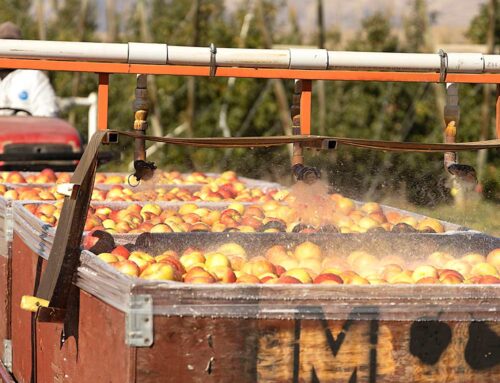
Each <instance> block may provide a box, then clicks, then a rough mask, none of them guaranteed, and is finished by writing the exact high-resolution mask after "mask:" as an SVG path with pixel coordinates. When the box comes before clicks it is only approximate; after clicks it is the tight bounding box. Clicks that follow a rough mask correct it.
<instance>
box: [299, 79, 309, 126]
mask: <svg viewBox="0 0 500 383" xmlns="http://www.w3.org/2000/svg"><path fill="white" fill-rule="evenodd" d="M311 108H312V81H311V80H302V93H301V95H300V134H311Z"/></svg>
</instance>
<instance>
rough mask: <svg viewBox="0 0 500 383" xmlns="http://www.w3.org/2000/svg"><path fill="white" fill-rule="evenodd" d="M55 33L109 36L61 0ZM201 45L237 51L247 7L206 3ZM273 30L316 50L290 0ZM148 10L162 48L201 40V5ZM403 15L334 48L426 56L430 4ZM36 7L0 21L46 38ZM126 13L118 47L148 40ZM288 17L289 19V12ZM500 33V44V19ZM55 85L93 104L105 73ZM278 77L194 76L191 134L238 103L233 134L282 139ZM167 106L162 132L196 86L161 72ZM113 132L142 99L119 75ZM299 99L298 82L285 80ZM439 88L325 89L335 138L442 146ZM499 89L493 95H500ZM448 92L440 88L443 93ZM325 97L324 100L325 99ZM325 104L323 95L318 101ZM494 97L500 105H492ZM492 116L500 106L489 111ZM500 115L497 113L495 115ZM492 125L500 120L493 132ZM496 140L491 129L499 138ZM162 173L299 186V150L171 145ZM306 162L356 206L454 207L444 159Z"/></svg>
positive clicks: (346, 153)
mask: <svg viewBox="0 0 500 383" xmlns="http://www.w3.org/2000/svg"><path fill="white" fill-rule="evenodd" d="M57 3H58V4H62V5H59V8H57V9H56V10H54V12H55V13H56V15H55V16H54V15H52V18H49V21H48V22H47V25H46V30H47V38H48V39H54V40H70V41H71V40H75V41H76V40H84V41H101V40H103V36H102V31H99V30H98V26H97V23H96V21H95V20H96V16H97V12H98V10H97V7H96V3H95V1H89V2H88V3H89V6H88V7H87V9H86V10H85V12H83V13H82V8H81V2H80V1H73V0H66V1H64V2H57ZM199 3H200V10H199V25H198V28H199V45H200V46H208V45H209V44H210V43H214V44H215V45H216V46H223V47H236V46H238V44H239V43H240V42H239V37H238V36H239V34H240V29H241V25H242V23H243V18H244V16H245V13H246V11H247V7H248V4H247V3H245V2H243V3H241V5H239V6H237V7H236V8H235V9H233V7H232V8H231V11H230V10H228V9H226V8H225V2H224V1H223V0H199ZM262 3H263V7H264V12H263V14H264V16H265V22H266V25H267V26H268V29H269V31H268V32H269V34H270V35H271V36H272V39H273V43H274V44H311V45H314V44H316V42H315V41H316V36H314V35H313V36H311V37H309V38H308V37H306V35H305V34H304V33H302V31H301V30H300V28H299V26H298V23H297V19H296V18H297V15H294V14H288V18H287V19H286V20H283V12H282V8H283V7H284V6H285V5H286V2H285V1H280V0H267V1H263V2H262ZM143 4H145V9H146V11H147V17H148V23H147V28H149V32H150V34H151V40H152V42H161V43H163V42H167V43H168V44H171V45H192V36H193V33H194V29H193V28H194V27H193V23H192V22H191V20H192V17H193V4H194V0H193V1H174V0H150V1H145V2H143ZM412 4H413V6H412V8H411V9H410V10H409V13H408V15H407V17H406V19H405V23H404V30H403V33H397V32H396V31H395V30H394V29H393V27H392V25H391V23H390V19H389V16H387V15H385V14H382V13H375V14H372V15H369V16H367V17H366V18H365V19H364V20H363V22H362V25H361V27H360V30H359V32H358V33H357V34H356V35H355V36H354V37H353V38H352V39H351V40H349V41H347V42H344V43H343V45H340V43H339V41H341V37H342V31H339V30H338V29H335V28H332V29H331V30H328V31H326V46H327V48H329V49H343V50H358V51H361V50H362V51H383V52H425V51H429V43H428V41H427V40H428V36H429V34H428V24H429V21H428V15H427V12H426V10H425V4H426V3H425V1H423V0H416V1H414V2H412ZM31 5H32V4H31V2H30V1H27V0H17V1H14V0H0V9H2V12H1V13H0V22H1V21H4V20H13V21H15V22H17V23H18V24H19V25H20V26H21V27H22V28H23V31H24V34H25V37H26V38H35V39H36V38H38V35H37V28H36V20H35V19H34V16H33V13H34V12H31V11H30V12H27V10H29V9H30V6H31ZM485 10H486V6H483V7H482V8H481V10H480V12H479V14H478V15H477V16H476V17H475V18H474V19H473V21H472V23H471V26H470V29H469V31H468V33H467V36H468V37H469V38H470V40H471V41H473V42H477V43H484V41H485V35H486V32H485V31H486V25H487V19H488V18H487V13H486V11H485ZM116 12H118V15H117V19H118V20H119V21H120V23H119V25H120V27H119V31H118V32H119V33H118V34H117V37H116V41H117V42H127V41H144V35H143V29H144V25H143V24H141V20H140V18H139V17H138V16H137V12H135V10H134V9H132V12H125V10H121V11H118V10H117V11H116ZM285 14H286V12H285ZM257 22H258V20H255V17H254V20H253V21H252V22H251V24H250V29H249V33H248V36H247V38H246V41H245V43H244V46H245V47H249V48H261V47H263V46H265V40H264V37H263V36H262V33H261V30H260V29H259V28H258V27H257V26H256V23H257ZM498 25H499V27H498V28H497V31H496V36H497V37H500V22H499V23H498ZM50 77H51V80H52V82H53V84H54V87H55V89H56V92H57V94H58V95H59V96H70V95H81V96H86V95H88V94H89V93H90V92H91V91H95V90H96V89H97V76H96V75H95V74H74V73H63V72H59V73H56V72H51V73H50ZM272 81H273V80H253V79H237V80H236V82H235V86H234V88H233V89H232V91H231V92H229V91H228V89H229V88H228V80H227V79H223V78H216V79H210V78H198V79H196V94H195V98H196V109H195V115H194V121H193V132H194V134H195V135H196V136H199V137H211V136H220V135H221V134H222V132H221V130H220V129H219V127H218V124H219V113H220V110H221V107H222V103H224V102H227V103H228V116H227V122H228V125H229V127H230V130H231V133H232V135H244V136H262V135H277V134H283V133H284V130H283V126H282V124H281V121H280V118H279V107H278V103H277V102H276V97H275V94H274V92H273V86H272V83H271V82H272ZM156 84H157V89H158V92H157V94H156V99H157V102H156V104H155V105H153V107H154V108H156V109H157V110H159V113H160V116H161V124H162V131H163V134H167V133H169V132H172V131H173V130H174V129H175V128H176V127H177V126H179V125H180V124H182V123H183V122H184V121H185V120H186V108H187V92H188V91H187V80H186V78H184V77H174V76H170V77H169V76H158V77H157V78H156ZM110 85H111V88H110V108H109V121H110V127H112V128H114V129H123V130H128V129H131V127H132V124H133V112H132V102H133V96H134V87H135V77H134V76H130V75H112V76H111V80H110ZM284 85H285V87H286V90H287V92H288V98H289V99H288V101H289V103H291V95H292V91H293V82H292V81H285V83H284ZM439 86H441V87H442V85H434V84H413V83H376V82H370V83H363V82H343V81H337V82H326V83H325V93H326V100H327V101H326V131H325V132H324V133H325V134H328V135H332V136H350V137H367V138H375V139H386V140H403V141H427V142H439V141H441V140H442V128H443V121H442V110H440V109H439V108H438V106H437V104H438V103H437V99H436V97H437V95H438V91H439V89H437V88H436V87H439ZM481 87H482V85H461V86H460V96H461V98H460V102H461V121H460V128H459V132H458V140H459V141H466V140H476V139H478V135H479V124H480V106H481V103H482V99H483V92H482V88H481ZM492 91H494V90H492ZM441 92H442V89H441ZM315 95H317V93H315ZM315 97H316V96H315ZM492 100H494V97H492ZM314 102H315V103H314V109H313V131H315V132H317V121H318V118H319V117H318V113H319V111H318V107H317V105H318V104H317V99H316V98H315V99H314ZM490 107H491V108H494V105H490ZM492 110H494V109H492ZM63 117H65V118H68V119H69V120H70V121H71V122H72V123H74V124H75V126H76V127H77V128H78V129H79V130H80V131H81V132H82V135H83V136H84V137H85V136H86V127H87V111H86V109H85V108H80V109H76V110H73V111H71V112H69V113H68V114H66V115H64V116H63ZM493 125H494V121H493V119H492V121H491V127H493ZM492 135H493V128H492V129H491V132H490V137H491V136H492ZM131 148H132V146H131V145H130V143H129V142H127V141H126V140H125V141H124V142H123V143H122V145H120V146H119V147H115V148H112V149H113V150H116V151H118V152H120V155H121V160H120V161H119V162H115V163H113V164H110V165H107V169H106V170H126V169H127V167H128V163H129V162H130V161H131V159H132V150H131ZM151 159H152V160H154V161H155V162H156V163H157V164H158V165H159V166H160V167H162V168H164V169H170V168H176V169H181V170H188V169H192V168H196V169H199V170H204V171H208V170H211V171H220V170H223V169H227V168H231V169H235V170H237V171H238V172H239V173H241V174H244V175H247V176H250V177H257V178H264V179H271V180H278V181H280V182H285V183H286V182H289V181H290V180H291V177H290V172H289V154H288V151H287V148H279V149H272V150H267V149H265V150H264V149H259V150H243V149H238V150H232V151H223V150H202V149H201V150H193V149H186V148H182V147H174V146H165V148H164V149H163V150H160V151H158V152H156V153H155V154H154V155H153V156H152V158H151ZM307 161H308V162H309V163H311V164H314V165H317V166H318V167H319V168H321V170H322V171H323V174H325V175H327V177H328V179H329V180H330V182H331V183H332V184H333V186H334V188H336V189H337V190H340V191H342V192H343V193H345V194H347V195H351V196H353V197H356V198H370V199H378V200H380V199H383V198H385V197H387V196H388V195H398V196H400V197H402V198H404V199H405V200H408V201H410V202H412V203H415V204H419V205H435V204H437V203H442V202H448V201H449V200H450V193H449V188H448V180H447V178H446V175H445V173H444V170H443V166H442V155H421V154H404V155H403V154H387V153H381V152H371V151H366V150H354V149H340V150H338V151H336V152H333V153H327V154H324V153H322V154H321V155H317V154H314V153H311V154H310V155H308V159H307ZM461 161H462V162H464V163H468V164H471V165H475V161H476V154H475V153H466V154H463V155H462V157H461ZM499 164H500V154H499V152H498V151H491V152H490V153H489V154H488V162H487V169H486V171H485V172H484V178H483V179H482V180H481V182H482V184H483V185H484V196H485V197H486V198H488V199H492V200H497V201H498V199H499V190H500V185H499V179H500V176H499V171H498V165H499Z"/></svg>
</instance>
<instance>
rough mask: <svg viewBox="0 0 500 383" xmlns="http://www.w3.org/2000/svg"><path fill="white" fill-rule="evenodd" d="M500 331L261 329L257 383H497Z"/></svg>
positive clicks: (477, 326)
mask: <svg viewBox="0 0 500 383" xmlns="http://www.w3.org/2000/svg"><path fill="white" fill-rule="evenodd" d="M499 348H500V323H498V322H490V323H484V322H440V321H427V322H425V321H421V322H388V321H377V320H372V321H357V320H354V321H350V320H347V321H322V320H296V321H294V322H283V321H282V323H280V322H279V321H275V322H274V323H273V324H271V323H270V322H266V321H263V322H262V324H261V326H260V335H259V354H258V358H257V371H258V380H259V381H283V382H285V381H286V382H394V383H396V382H401V381H408V382H418V383H431V382H450V381H453V382H464V383H465V382H491V383H493V382H498V381H500V349H499Z"/></svg>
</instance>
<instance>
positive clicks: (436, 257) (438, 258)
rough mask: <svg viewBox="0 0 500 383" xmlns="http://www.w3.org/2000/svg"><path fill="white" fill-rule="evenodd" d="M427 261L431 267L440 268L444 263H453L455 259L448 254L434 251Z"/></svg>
mask: <svg viewBox="0 0 500 383" xmlns="http://www.w3.org/2000/svg"><path fill="white" fill-rule="evenodd" d="M427 259H428V261H429V263H430V264H431V265H432V266H434V267H437V268H442V267H444V265H446V263H448V262H449V261H453V260H454V259H455V258H454V257H453V256H452V255H450V254H448V253H445V252H442V251H435V252H433V253H432V254H431V255H429V257H428V258H427Z"/></svg>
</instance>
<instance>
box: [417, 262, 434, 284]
mask: <svg viewBox="0 0 500 383" xmlns="http://www.w3.org/2000/svg"><path fill="white" fill-rule="evenodd" d="M411 277H412V278H413V281H414V282H417V281H419V280H421V279H423V278H434V279H437V278H438V277H439V275H438V272H437V270H436V268H435V267H433V266H431V265H421V266H418V267H417V268H415V270H413V273H412V276H411Z"/></svg>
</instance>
